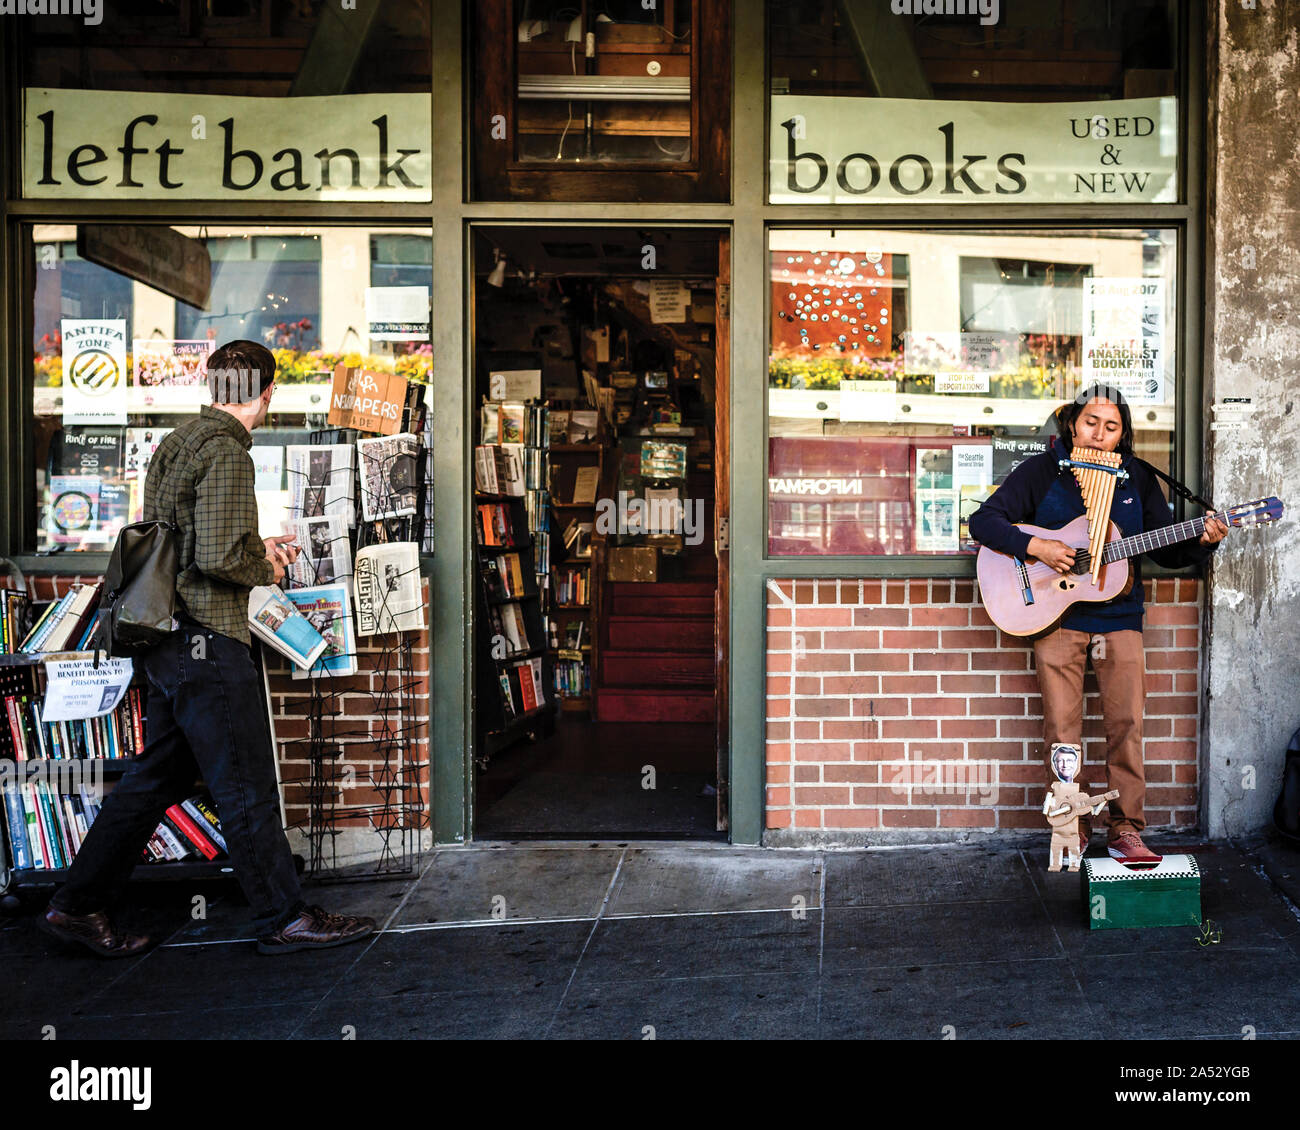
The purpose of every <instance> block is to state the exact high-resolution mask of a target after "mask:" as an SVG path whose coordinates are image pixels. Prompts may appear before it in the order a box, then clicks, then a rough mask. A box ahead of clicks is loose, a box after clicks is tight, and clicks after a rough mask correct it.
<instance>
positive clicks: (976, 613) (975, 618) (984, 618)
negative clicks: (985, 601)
mask: <svg viewBox="0 0 1300 1130" xmlns="http://www.w3.org/2000/svg"><path fill="white" fill-rule="evenodd" d="M970 626H971V627H972V628H991V627H993V621H992V619H991V618H990V617H989V612H988V609H987V608H985V607H984V605H982V604H973V605H971V610H970Z"/></svg>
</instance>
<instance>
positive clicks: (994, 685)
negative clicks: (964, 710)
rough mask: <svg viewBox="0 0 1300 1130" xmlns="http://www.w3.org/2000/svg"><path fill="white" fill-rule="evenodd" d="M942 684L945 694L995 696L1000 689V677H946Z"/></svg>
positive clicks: (941, 681)
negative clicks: (995, 692) (994, 693)
mask: <svg viewBox="0 0 1300 1130" xmlns="http://www.w3.org/2000/svg"><path fill="white" fill-rule="evenodd" d="M940 684H941V685H942V687H943V693H944V694H993V692H994V691H996V690H997V689H998V677H997V676H996V675H944V676H943V678H942V679H941V680H940ZM1004 689H1005V688H1004Z"/></svg>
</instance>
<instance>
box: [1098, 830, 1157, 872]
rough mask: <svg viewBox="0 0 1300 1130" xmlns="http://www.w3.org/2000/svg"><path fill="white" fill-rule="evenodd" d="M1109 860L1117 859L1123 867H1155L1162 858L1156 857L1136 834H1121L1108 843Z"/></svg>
mask: <svg viewBox="0 0 1300 1130" xmlns="http://www.w3.org/2000/svg"><path fill="white" fill-rule="evenodd" d="M1108 850H1109V852H1110V857H1111V859H1117V860H1119V862H1120V863H1122V864H1123V865H1124V866H1125V867H1155V866H1157V865H1158V864H1159V863H1160V860H1161V859H1162V858H1163V856H1159V855H1157V854H1156V853H1155V852H1153V851H1152V850H1151V849H1150V848H1149V847H1147V845H1146V844H1144V843H1143V842H1142V837H1141V836H1139V835H1138V834H1137V833H1136V832H1122V833H1121V834H1120V835H1118V836H1116V837H1115V838H1114V839H1113V840H1111V841H1110V847H1109V849H1108Z"/></svg>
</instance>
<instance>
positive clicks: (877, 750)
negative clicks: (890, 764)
mask: <svg viewBox="0 0 1300 1130" xmlns="http://www.w3.org/2000/svg"><path fill="white" fill-rule="evenodd" d="M906 756H907V746H906V744H905V743H903V742H879V741H872V742H854V743H853V760H854V761H893V760H896V759H899V758H902V757H906Z"/></svg>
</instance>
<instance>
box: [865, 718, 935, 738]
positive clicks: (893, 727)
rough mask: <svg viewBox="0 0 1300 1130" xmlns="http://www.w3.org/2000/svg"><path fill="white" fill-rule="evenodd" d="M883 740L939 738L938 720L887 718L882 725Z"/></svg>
mask: <svg viewBox="0 0 1300 1130" xmlns="http://www.w3.org/2000/svg"><path fill="white" fill-rule="evenodd" d="M880 736H881V737H882V738H937V737H938V736H939V720H938V719H937V718H903V719H898V718H886V719H885V720H884V721H883V722H881V724H880Z"/></svg>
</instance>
